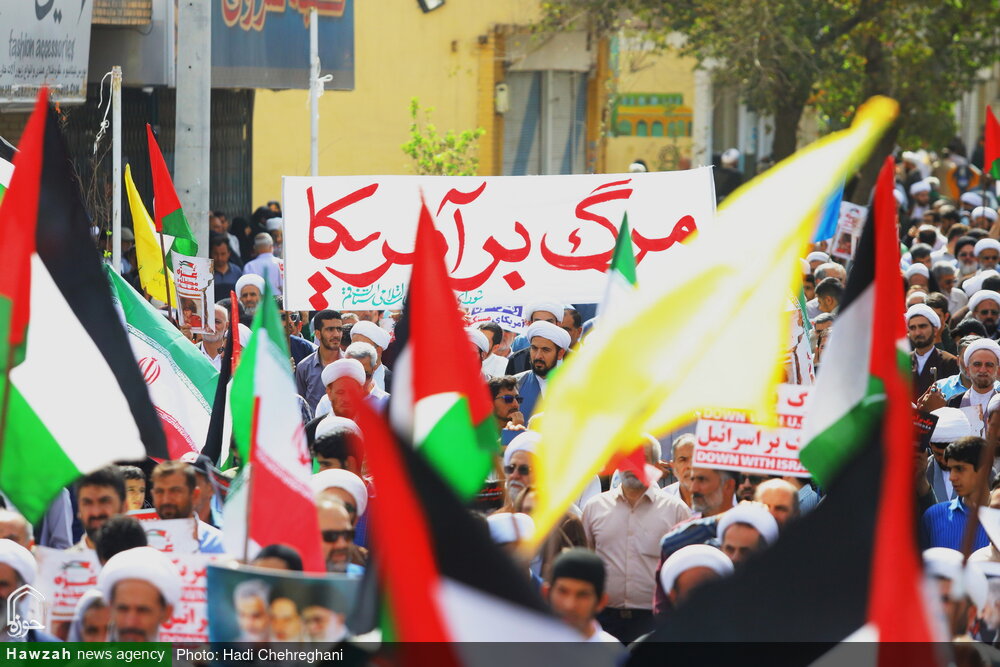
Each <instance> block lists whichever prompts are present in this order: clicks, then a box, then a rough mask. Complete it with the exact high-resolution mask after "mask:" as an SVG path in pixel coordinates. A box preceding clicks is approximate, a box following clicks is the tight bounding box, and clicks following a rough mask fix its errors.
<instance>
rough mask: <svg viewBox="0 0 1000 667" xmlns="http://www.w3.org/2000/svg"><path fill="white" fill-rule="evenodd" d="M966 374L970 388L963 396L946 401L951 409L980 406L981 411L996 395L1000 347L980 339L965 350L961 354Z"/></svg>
mask: <svg viewBox="0 0 1000 667" xmlns="http://www.w3.org/2000/svg"><path fill="white" fill-rule="evenodd" d="M962 360H963V361H964V362H965V368H966V372H968V374H969V378H970V379H971V380H972V387H970V388H969V390H968V391H966V392H965V393H964V394H959V395H958V396H955V397H954V398H952V399H951V400H950V401H948V406H949V407H952V408H967V407H970V406H976V405H981V406H983V410H984V411H985V410H986V407H987V406H988V405H989V402H990V399H991V398H993V397H994V396H995V395H996V393H997V390H996V381H997V371H998V370H1000V345H997V343H996V341H994V340H989V339H988V338H981V339H979V340H977V341H975V342H974V343H972V344H971V345H969V346H968V347H967V348H965V352H964V353H963V354H962Z"/></svg>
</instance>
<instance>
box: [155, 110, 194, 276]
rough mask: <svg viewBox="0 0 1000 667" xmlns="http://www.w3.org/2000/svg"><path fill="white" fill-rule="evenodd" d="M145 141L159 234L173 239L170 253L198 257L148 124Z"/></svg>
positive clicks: (182, 211)
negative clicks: (147, 145) (174, 251)
mask: <svg viewBox="0 0 1000 667" xmlns="http://www.w3.org/2000/svg"><path fill="white" fill-rule="evenodd" d="M146 139H147V141H148V143H149V168H150V170H151V171H152V173H153V216H154V224H155V225H156V231H157V232H160V233H161V234H167V235H169V236H173V237H174V243H173V246H172V247H171V250H176V251H177V252H178V253H179V254H181V255H187V256H188V257H196V256H197V255H198V242H197V241H195V240H194V234H193V233H191V226H190V225H189V224H188V221H187V218H186V217H185V216H184V210H183V209H182V208H181V202H180V200H179V199H178V198H177V191H176V190H174V182H173V181H172V180H171V179H170V172H169V171H167V163H166V162H165V161H164V160H163V153H161V152H160V146H159V144H157V143H156V137H155V136H153V128H151V127H150V126H149V123H146Z"/></svg>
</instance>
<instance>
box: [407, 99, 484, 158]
mask: <svg viewBox="0 0 1000 667" xmlns="http://www.w3.org/2000/svg"><path fill="white" fill-rule="evenodd" d="M431 111H433V109H431V108H423V109H421V107H420V103H419V102H418V101H417V98H415V97H414V98H413V99H411V100H410V118H411V122H410V140H409V141H408V142H406V143H405V144H403V146H402V148H403V152H404V153H406V154H407V155H409V156H410V157H411V158H413V160H414V162H416V168H417V173H418V174H421V175H428V176H474V175H475V174H476V170H477V169H478V167H479V157H478V156H477V155H476V153H477V151H478V145H477V143H476V142H477V141H478V140H479V138H480V137H481V136H483V135H484V134H486V130H484V129H483V128H481V127H478V128H476V129H475V130H463V131H462V132H459V133H458V134H456V133H455V132H454V131H453V130H448V131H447V132H446V133H445V134H444V135H443V136H442V135H441V134H439V133H438V131H437V128H436V127H435V126H434V125H433V124H432V123H431V122H430V113H431ZM421 113H422V114H423V117H424V119H423V123H421V121H420V115H421Z"/></svg>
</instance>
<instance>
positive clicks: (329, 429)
mask: <svg viewBox="0 0 1000 667" xmlns="http://www.w3.org/2000/svg"><path fill="white" fill-rule="evenodd" d="M327 400H328V401H329V400H330V399H329V397H327ZM342 431H350V432H351V433H353V434H354V435H356V436H358V437H359V438H360V437H361V429H360V428H358V425H357V424H355V423H354V420H353V419H348V418H347V417H338V416H337V415H330V414H328V415H327V416H326V418H325V419H323V421H321V422H320V423H318V424H316V439H317V440H319V439H320V438H324V437H326V436H328V435H330V434H332V433H340V432H342Z"/></svg>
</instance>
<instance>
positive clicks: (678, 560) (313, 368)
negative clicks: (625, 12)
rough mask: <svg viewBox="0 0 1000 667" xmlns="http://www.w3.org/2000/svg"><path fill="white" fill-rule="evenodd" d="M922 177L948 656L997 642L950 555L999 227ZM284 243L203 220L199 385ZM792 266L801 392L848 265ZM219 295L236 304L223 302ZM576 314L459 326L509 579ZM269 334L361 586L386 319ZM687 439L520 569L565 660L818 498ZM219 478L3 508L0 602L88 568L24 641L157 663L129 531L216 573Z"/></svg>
mask: <svg viewBox="0 0 1000 667" xmlns="http://www.w3.org/2000/svg"><path fill="white" fill-rule="evenodd" d="M725 157H726V159H727V160H729V162H731V161H732V160H731V158H732V156H731V155H727V156H725ZM727 164H729V163H728V162H727ZM925 167H926V164H923V163H922V162H921V158H920V156H916V155H914V154H909V153H904V154H903V155H902V156H900V157H899V159H898V172H897V189H896V191H895V194H896V197H897V202H898V204H899V220H900V241H901V249H900V250H901V263H900V281H901V283H902V288H903V289H905V291H906V305H907V308H908V309H907V311H906V313H905V318H906V322H907V327H908V335H909V342H910V345H911V346H912V353H911V361H912V374H913V401H914V404H915V407H916V408H917V409H919V410H922V411H924V412H927V413H931V414H933V415H934V417H935V418H936V425H935V426H934V429H933V432H932V434H931V435H930V444H929V449H928V450H923V449H919V448H918V451H917V455H916V456H915V461H914V465H915V469H914V476H915V479H916V480H917V499H916V503H917V507H918V508H919V512H920V514H919V524H920V540H921V547H922V548H925V549H926V550H925V551H924V552H923V555H924V561H925V564H926V571H927V573H928V576H931V577H933V578H936V579H937V580H938V581H940V582H941V583H940V585H941V593H942V598H943V599H944V600H945V601H946V602H947V605H946V615H945V616H943V617H942V618H944V619H945V620H946V622H947V623H946V625H947V632H948V634H949V635H950V636H952V637H956V638H958V637H964V638H974V639H978V640H981V641H985V642H993V641H994V640H995V639H996V638H997V637H998V632H1000V600H998V599H997V598H996V597H995V596H990V595H989V593H991V592H993V590H994V588H995V587H996V586H995V585H994V584H993V582H989V581H988V580H987V577H988V576H990V575H991V574H995V573H1000V566H996V569H995V570H993V569H991V568H990V567H988V565H989V564H991V563H998V562H1000V550H998V548H997V546H996V544H995V543H994V542H993V541H992V538H993V536H992V535H991V534H990V531H989V530H984V528H983V527H982V526H981V527H980V528H979V529H978V530H977V531H976V533H975V535H974V538H973V542H972V545H971V546H972V548H973V549H974V553H972V555H971V557H969V558H968V563H966V562H965V555H963V553H962V550H963V548H967V545H965V544H964V543H963V541H964V534H965V527H966V521H967V520H968V518H969V509H968V508H969V506H970V505H973V506H985V507H990V508H995V509H997V510H998V511H1000V481H993V478H994V477H995V476H996V475H995V473H996V472H998V470H1000V465H998V463H997V461H1000V459H997V458H994V457H992V456H989V455H988V453H987V452H988V451H992V448H993V446H994V445H995V443H996V441H997V436H998V434H1000V410H998V409H997V408H998V407H1000V393H998V390H1000V379H998V372H1000V345H998V343H997V340H998V339H1000V330H998V321H1000V272H998V271H997V268H996V267H997V264H998V261H1000V222H998V219H997V212H996V200H995V196H994V195H993V193H991V192H990V191H989V190H987V189H982V190H981V191H968V192H964V193H961V194H960V195H959V196H958V197H957V198H950V197H948V196H945V195H944V194H943V193H942V191H941V187H940V182H939V180H938V179H937V178H935V177H934V176H932V175H929V173H926V172H927V169H926V168H925ZM282 225H283V221H282V218H281V215H280V207H279V206H278V205H277V204H276V203H274V202H272V203H271V206H269V207H261V208H260V209H258V210H257V212H255V214H254V215H253V216H252V220H251V221H250V222H247V221H243V220H240V221H239V224H234V225H231V224H230V222H229V221H228V220H227V218H226V216H225V215H223V214H222V213H221V212H216V213H213V214H212V216H211V230H212V236H211V240H210V244H209V245H210V256H211V257H212V258H213V259H214V260H215V264H214V270H215V276H214V279H215V285H216V294H217V296H218V297H219V303H218V305H217V306H216V310H215V313H214V317H215V324H216V327H215V330H216V332H217V333H216V334H205V335H202V336H197V335H192V334H191V333H190V331H186V332H185V335H187V336H188V338H189V339H190V340H191V343H192V345H196V346H197V347H198V349H199V350H200V351H201V352H202V353H203V354H204V355H205V356H206V357H207V358H208V359H209V360H210V361H211V362H212V363H213V364H215V365H216V367H220V365H221V362H222V356H223V354H224V351H225V338H226V335H227V331H228V330H229V329H230V327H229V318H230V313H231V312H232V306H235V309H236V312H238V313H239V317H240V325H239V327H238V330H239V331H240V337H241V338H243V339H244V340H243V342H244V343H245V342H246V338H247V337H249V334H250V329H249V325H250V323H251V321H252V318H253V315H254V313H255V312H256V311H257V309H258V308H259V307H260V304H261V300H262V299H263V298H264V294H265V284H267V285H269V287H270V290H271V292H272V293H273V294H276V295H279V297H280V295H281V294H282V289H283V284H282V275H283V264H282V259H281V257H282V251H281V246H282ZM128 257H129V256H128V254H126V260H127V259H128ZM802 264H803V276H804V279H803V287H804V293H805V306H804V315H805V316H806V317H807V318H808V319H809V320H810V323H811V327H810V329H811V331H812V333H811V334H810V335H811V352H812V355H813V363H814V367H815V368H816V372H817V373H821V372H822V363H823V362H822V357H823V351H824V349H825V348H826V346H827V341H828V340H829V338H830V336H831V335H833V336H836V335H837V333H836V332H837V329H838V310H839V305H840V302H841V300H842V298H843V295H844V289H845V285H846V283H847V281H848V279H849V275H850V271H849V268H850V262H849V261H848V260H838V259H837V258H835V257H833V256H832V254H831V248H829V247H827V246H826V245H824V244H819V245H817V247H816V248H814V249H813V251H812V252H811V253H809V254H808V255H807V256H806V257H804V258H803V259H802ZM133 267H134V261H133V262H132V263H131V264H129V263H126V265H125V267H124V271H125V273H126V274H127V273H129V272H130V271H134V268H133ZM230 290H231V291H232V292H233V293H234V294H235V295H236V298H237V303H236V304H231V303H230V302H229V293H230ZM279 304H280V302H279ZM586 314H589V311H588V309H587V307H586V306H584V305H578V306H577V307H573V306H569V305H565V304H563V303H560V302H559V301H556V300H544V301H539V302H537V303H535V304H533V305H530V306H526V307H525V308H524V310H523V318H524V322H523V325H512V324H510V322H509V318H502V319H500V318H498V319H496V320H492V319H491V320H489V321H478V322H473V320H472V319H471V318H470V319H468V320H467V324H468V327H469V328H468V330H467V331H468V335H469V346H470V350H471V351H472V352H471V354H474V355H476V356H477V357H478V359H479V361H480V363H481V369H482V377H483V382H484V383H485V384H486V386H487V387H488V390H489V394H490V397H491V399H492V407H493V419H494V421H495V425H496V428H497V433H498V440H497V443H498V447H497V457H496V465H495V470H494V472H493V473H491V475H490V476H489V477H488V478H487V479H485V480H484V489H483V492H482V493H481V494H480V496H479V498H478V499H477V500H476V502H475V503H474V510H470V511H475V512H477V513H479V514H481V515H482V516H483V519H484V521H485V522H486V524H487V525H488V527H489V533H490V536H491V537H492V539H493V540H494V542H496V543H497V544H498V545H501V546H502V547H504V548H505V549H507V550H509V551H510V553H511V555H512V557H513V558H521V556H520V555H519V554H520V552H519V551H517V549H516V547H517V546H518V544H519V543H520V542H521V541H523V540H524V539H526V538H527V537H528V536H531V535H533V533H534V523H533V520H532V518H531V511H532V508H533V506H534V503H535V492H536V486H535V463H536V461H535V456H536V447H537V446H538V443H539V436H538V434H537V433H536V432H535V431H534V430H532V428H531V427H532V419H533V417H534V416H535V415H536V413H537V407H538V405H539V400H540V399H541V397H543V396H544V395H545V392H546V387H547V382H548V381H549V378H550V374H551V373H552V372H553V371H554V370H555V369H556V368H557V367H558V366H559V364H560V363H562V362H563V361H565V359H566V358H567V357H571V356H572V355H573V353H574V350H576V349H577V348H578V347H579V346H580V345H585V344H586V340H585V339H586V332H587V331H589V330H590V329H591V328H592V327H593V326H594V323H593V322H592V321H589V320H588V319H587V318H586ZM281 316H282V322H283V324H284V326H285V333H286V334H287V340H288V348H289V354H290V359H289V364H290V366H291V368H292V372H293V373H294V378H295V384H296V388H297V393H298V396H299V399H300V404H301V407H302V413H303V425H304V430H305V433H306V437H307V440H308V446H309V452H310V454H311V456H312V458H313V464H314V470H315V471H316V472H315V474H314V476H313V478H312V491H313V493H314V494H315V501H316V511H317V516H318V525H319V538H320V540H321V542H322V545H323V556H324V560H325V563H326V569H327V571H328V572H332V573H341V574H343V575H346V576H357V577H360V576H363V574H364V572H365V570H366V568H367V567H368V566H369V563H370V560H371V558H372V556H373V555H374V554H377V551H378V547H379V545H378V544H375V543H372V540H371V532H370V531H369V523H368V517H369V513H370V508H371V507H372V505H373V504H374V503H377V502H378V497H377V495H376V493H375V489H376V485H377V480H373V479H371V477H370V476H369V474H368V466H367V462H366V457H365V434H364V433H363V432H362V430H361V429H360V428H359V427H358V425H357V424H356V423H355V417H356V415H357V409H358V405H357V403H356V401H355V397H356V396H357V395H358V392H360V395H362V396H363V397H364V399H363V400H364V401H366V402H367V403H369V404H370V405H371V407H373V408H374V409H375V411H376V412H379V413H383V414H384V413H385V412H386V411H387V410H388V404H389V402H390V401H391V400H392V398H391V396H392V392H393V386H392V385H393V373H392V365H393V363H394V361H395V359H396V358H397V357H396V355H397V350H395V349H394V334H393V327H394V325H395V323H396V322H397V321H398V319H399V318H400V316H401V312H400V311H398V310H397V311H381V310H333V309H326V310H321V311H318V312H300V311H286V310H282V314H281ZM692 432H693V428H687V429H681V430H680V431H679V432H678V433H674V434H668V435H666V436H665V437H663V438H661V439H658V438H656V437H653V436H649V437H648V441H647V442H646V443H645V445H644V454H645V460H646V462H647V464H648V467H647V470H649V469H655V470H657V471H658V473H659V478H658V479H654V478H653V477H655V475H652V476H645V477H642V476H640V475H637V474H636V472H635V471H633V470H631V469H620V470H618V471H616V472H615V473H614V474H613V475H609V476H597V477H595V478H594V479H593V480H592V481H591V483H590V484H589V485H587V487H586V488H585V489H584V491H583V492H582V493H581V494H580V496H579V497H578V498H577V499H576V502H575V503H574V504H573V505H572V506H571V507H570V508H569V510H568V511H567V513H566V515H565V517H564V518H563V520H562V521H561V522H560V523H559V525H558V527H557V528H556V529H555V530H554V531H552V533H551V534H550V535H548V536H547V537H546V538H545V540H544V542H543V543H542V544H543V546H542V547H541V548H540V549H539V550H538V553H537V555H536V556H535V557H533V558H531V559H529V560H527V561H525V562H523V566H524V567H523V571H524V573H525V577H527V578H530V580H531V581H532V582H533V584H534V585H535V586H536V587H537V590H538V592H539V594H540V595H541V596H542V598H543V599H544V600H545V601H547V602H548V604H549V606H550V607H551V609H552V612H553V613H554V614H555V615H556V616H557V617H559V618H561V619H562V620H564V621H565V622H566V623H567V624H568V625H569V626H570V627H572V628H574V629H575V630H576V631H577V632H578V633H579V637H580V640H581V641H595V642H617V643H619V644H622V645H628V644H630V643H632V642H635V641H637V640H642V638H643V637H644V636H646V635H647V634H648V633H649V632H651V631H652V630H653V629H654V627H655V626H656V624H657V623H660V622H664V620H666V621H669V618H670V616H671V615H672V614H675V613H683V609H682V605H683V603H684V601H685V599H687V598H688V596H690V595H691V594H692V591H693V590H695V589H697V588H698V587H699V586H701V585H703V584H704V583H705V582H707V581H711V580H713V579H718V578H723V577H727V576H729V575H731V574H732V573H733V572H734V571H737V570H739V569H740V568H741V567H742V566H743V564H744V563H746V562H747V561H749V560H751V559H754V558H757V557H758V556H759V554H760V553H761V552H763V551H766V550H767V549H768V548H769V547H771V546H772V545H773V544H774V543H775V542H776V541H777V540H779V539H781V536H782V534H783V533H784V532H785V531H786V530H787V528H788V527H789V526H790V525H793V524H794V523H795V522H797V521H800V520H801V519H802V517H803V516H804V515H806V514H808V513H809V512H810V511H812V510H813V509H814V508H816V507H817V505H818V504H820V503H821V502H822V501H823V490H822V489H820V488H818V487H817V485H816V484H815V483H814V482H813V481H811V480H809V479H804V478H800V477H780V476H769V475H763V474H757V473H756V472H753V471H735V470H723V469H715V468H707V467H696V466H694V465H693V464H692V461H693V451H694V448H695V445H696V442H695V438H694V436H693V435H692ZM658 435H661V436H662V435H663V434H658ZM221 463H222V462H220V461H213V460H211V459H209V458H208V457H206V456H204V455H199V454H195V453H192V454H190V455H186V456H185V457H183V458H182V459H180V460H176V461H163V462H160V463H156V464H154V462H152V461H144V462H123V463H122V465H115V466H110V467H107V468H103V469H100V470H97V471H95V472H92V473H90V474H87V475H84V476H83V477H81V478H80V479H79V480H78V481H77V482H76V483H75V484H73V485H72V487H70V488H67V489H65V490H63V492H62V493H61V494H60V495H59V496H58V497H57V498H56V500H55V501H54V502H53V504H52V506H51V507H50V509H49V510H48V512H47V514H46V515H45V517H44V519H43V520H42V521H41V523H40V524H39V525H32V524H30V523H28V522H27V521H26V520H25V519H24V517H23V516H21V515H20V514H19V513H18V512H17V511H16V508H15V507H13V505H12V504H11V503H10V502H7V503H6V506H7V508H6V509H3V510H2V511H0V538H2V539H0V600H5V599H6V598H7V597H8V596H9V595H10V594H11V592H12V591H14V590H15V589H17V588H18V587H19V586H21V585H23V584H31V583H32V582H33V581H34V580H35V577H36V576H37V572H38V566H37V563H36V561H35V557H34V556H33V552H32V550H33V547H35V546H36V545H42V546H46V547H50V548H55V549H66V550H70V551H78V552H85V551H93V552H95V553H96V556H97V558H98V559H99V561H100V563H101V564H102V565H103V567H102V569H101V572H100V576H99V577H98V580H97V582H96V586H95V587H94V588H93V590H90V591H88V592H87V593H86V594H85V595H84V596H83V597H82V598H81V599H80V602H79V604H78V606H77V612H76V615H75V617H74V619H73V621H72V623H69V624H58V625H56V626H54V627H51V628H48V632H43V631H40V630H32V631H31V632H30V633H29V634H28V636H27V637H26V638H27V639H28V640H43V639H48V640H54V639H63V640H67V639H68V640H73V641H104V640H120V641H155V640H156V639H157V638H158V636H159V628H160V625H161V624H162V623H163V622H164V621H165V619H167V618H169V616H170V611H171V607H172V605H174V604H176V603H177V600H178V595H179V587H180V582H179V578H178V576H177V572H176V570H175V569H174V567H173V565H172V564H171V563H170V561H169V560H168V559H166V558H165V556H164V555H163V554H162V553H161V552H159V551H157V550H156V549H154V548H151V547H150V546H149V545H148V539H147V535H146V533H145V531H144V530H143V528H142V525H141V521H140V520H139V519H138V518H137V517H136V512H140V513H141V512H142V511H146V512H148V511H149V510H150V509H152V510H153V511H154V512H155V515H156V517H159V518H160V519H191V520H192V521H193V523H194V525H195V526H196V528H195V531H196V537H197V543H198V550H199V552H201V553H206V554H221V553H223V552H224V551H225V549H224V546H223V544H224V540H223V531H225V530H226V526H225V525H224V521H223V518H222V517H223V515H222V511H221V510H222V506H223V503H224V500H225V499H224V495H225V492H226V482H227V480H228V479H230V478H232V476H233V473H234V471H233V470H219V469H218V467H217V466H219V465H221ZM984 465H986V466H992V470H991V472H990V474H988V475H984V474H981V473H982V466H984ZM650 467H651V468H650ZM26 474H27V473H26ZM998 525H1000V522H998ZM989 527H990V526H989V524H987V525H986V528H989ZM998 532H1000V531H998ZM998 537H1000V535H998ZM261 546H262V547H263V549H262V550H261V551H260V552H259V553H257V554H256V555H255V557H254V558H253V559H252V560H251V563H250V564H251V565H255V566H257V567H261V568H272V569H275V570H301V569H302V559H301V557H300V555H299V554H297V553H296V552H295V550H294V549H292V548H291V547H289V546H287V545H281V544H273V545H261ZM229 556H230V557H232V558H234V559H235V558H237V557H238V554H229ZM997 584H1000V580H998V581H997ZM245 588H246V590H242V589H241V591H240V595H239V596H238V597H239V600H237V605H238V606H239V605H240V604H243V605H244V607H245V608H242V609H238V613H239V620H240V625H241V629H242V630H243V632H244V636H246V637H252V638H253V639H254V640H257V641H264V640H270V641H281V640H287V639H289V638H292V639H296V638H301V636H302V635H301V634H293V635H291V636H289V635H288V633H284V632H277V631H274V632H272V631H270V630H267V628H280V627H282V625H281V624H282V614H283V608H282V605H281V601H280V600H278V601H277V602H276V601H269V600H268V597H267V596H266V595H263V596H262V595H255V594H253V593H254V591H253V590H250V589H251V588H253V587H252V586H247V587H245ZM5 608H6V605H3V604H0V610H2V609H5ZM53 635H54V636H53Z"/></svg>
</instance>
